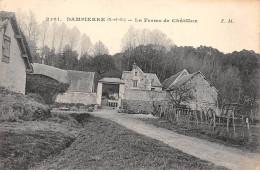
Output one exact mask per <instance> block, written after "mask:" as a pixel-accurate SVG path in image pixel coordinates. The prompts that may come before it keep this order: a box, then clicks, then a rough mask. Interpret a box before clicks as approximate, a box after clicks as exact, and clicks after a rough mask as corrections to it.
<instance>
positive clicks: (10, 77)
mask: <svg viewBox="0 0 260 173" xmlns="http://www.w3.org/2000/svg"><path fill="white" fill-rule="evenodd" d="M0 47H1V49H0V55H1V61H0V86H3V87H5V88H6V89H8V90H11V91H14V92H17V93H22V94H25V85H26V73H29V72H32V71H33V68H32V65H31V62H32V56H31V53H30V50H29V46H28V44H27V42H26V39H25V37H24V35H23V33H22V32H21V31H20V28H19V27H18V25H17V21H16V18H15V14H14V13H12V12H3V11H2V12H0Z"/></svg>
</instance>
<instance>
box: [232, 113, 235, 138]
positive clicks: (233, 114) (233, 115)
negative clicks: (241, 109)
mask: <svg viewBox="0 0 260 173" xmlns="http://www.w3.org/2000/svg"><path fill="white" fill-rule="evenodd" d="M232 117H233V131H234V136H236V125H235V111H234V110H233V111H232Z"/></svg>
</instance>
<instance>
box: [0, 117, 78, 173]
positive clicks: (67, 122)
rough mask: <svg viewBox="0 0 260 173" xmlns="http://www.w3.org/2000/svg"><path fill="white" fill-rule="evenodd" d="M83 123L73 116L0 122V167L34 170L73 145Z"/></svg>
mask: <svg viewBox="0 0 260 173" xmlns="http://www.w3.org/2000/svg"><path fill="white" fill-rule="evenodd" d="M81 129H82V126H81V125H80V124H78V123H77V122H76V120H74V121H73V119H72V118H70V119H69V118H59V117H52V118H50V119H48V120H47V121H23V122H8V121H4V122H3V121H2V122H0V169H19V170H21V169H30V168H31V167H33V166H34V165H35V164H36V163H39V162H41V161H43V160H44V159H46V158H47V157H48V156H50V155H55V154H58V153H59V152H61V151H62V150H64V149H65V148H67V147H69V146H70V144H71V143H72V142H73V141H74V140H75V139H76V137H77V136H78V135H79V133H80V130H81Z"/></svg>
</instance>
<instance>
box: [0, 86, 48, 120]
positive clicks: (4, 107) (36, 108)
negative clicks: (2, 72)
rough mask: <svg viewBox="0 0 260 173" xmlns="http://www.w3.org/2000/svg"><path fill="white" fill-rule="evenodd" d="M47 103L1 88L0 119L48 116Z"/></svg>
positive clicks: (34, 118) (26, 118)
mask: <svg viewBox="0 0 260 173" xmlns="http://www.w3.org/2000/svg"><path fill="white" fill-rule="evenodd" d="M50 116H51V114H50V109H49V107H48V105H45V104H42V103H39V102H37V101H36V100H35V99H34V98H32V97H30V96H26V95H22V94H18V93H14V92H9V91H6V90H5V89H3V88H1V92H0V120H9V121H18V120H24V121H33V120H45V119H47V118H48V117H50Z"/></svg>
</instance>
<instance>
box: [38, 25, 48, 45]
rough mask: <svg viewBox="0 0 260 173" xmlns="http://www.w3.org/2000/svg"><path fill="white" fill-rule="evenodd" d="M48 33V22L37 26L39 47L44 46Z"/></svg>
mask: <svg viewBox="0 0 260 173" xmlns="http://www.w3.org/2000/svg"><path fill="white" fill-rule="evenodd" d="M48 31H49V22H48V21H44V22H42V23H41V24H40V26H39V33H40V34H39V37H40V42H41V46H40V47H41V48H43V47H44V46H45V42H46V39H47V34H48Z"/></svg>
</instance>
